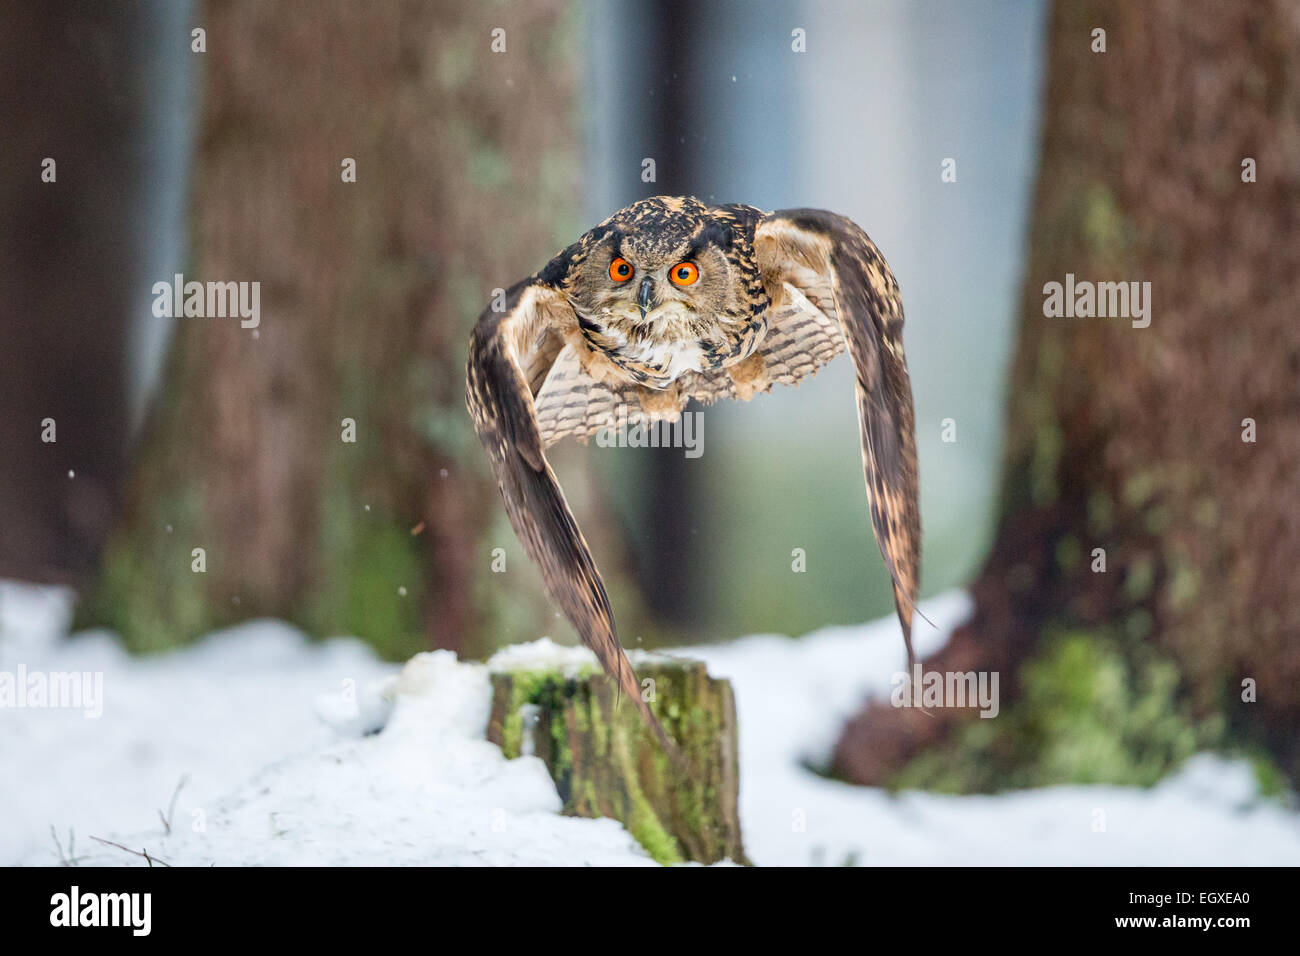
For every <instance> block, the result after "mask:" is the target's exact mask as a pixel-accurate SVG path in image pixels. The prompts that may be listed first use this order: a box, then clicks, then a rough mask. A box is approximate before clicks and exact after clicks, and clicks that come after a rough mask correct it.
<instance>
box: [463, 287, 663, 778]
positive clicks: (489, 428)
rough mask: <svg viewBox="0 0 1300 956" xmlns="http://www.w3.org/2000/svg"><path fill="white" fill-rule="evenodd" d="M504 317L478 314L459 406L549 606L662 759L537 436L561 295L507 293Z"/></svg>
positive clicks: (595, 575)
mask: <svg viewBox="0 0 1300 956" xmlns="http://www.w3.org/2000/svg"><path fill="white" fill-rule="evenodd" d="M505 300H506V301H505V309H504V310H502V311H494V310H493V309H492V308H488V309H486V310H484V312H483V314H482V316H481V317H480V318H479V320H478V324H477V325H475V327H474V332H473V334H472V335H471V337H470V345H469V361H468V363H467V368H466V398H467V404H468V406H469V411H470V415H471V416H472V417H473V419H474V429H475V431H477V432H478V437H479V440H480V441H481V442H482V443H483V447H484V448H485V449H486V450H487V453H488V458H489V459H490V461H491V463H492V471H493V474H494V475H495V476H496V479H497V485H498V487H499V488H500V489H501V495H502V497H503V498H504V499H505V505H506V513H507V515H509V517H510V524H511V525H512V526H513V527H514V529H515V534H517V535H518V536H519V540H520V541H521V542H522V543H523V545H524V550H525V551H527V552H528V556H529V557H530V558H532V560H533V561H534V563H536V564H537V566H538V567H539V568H540V569H541V572H542V580H543V581H544V582H545V584H546V590H547V591H548V592H549V594H550V596H551V599H552V600H553V601H555V603H556V604H557V605H559V607H560V610H562V611H563V612H564V615H565V617H567V618H568V619H569V621H570V623H572V624H573V626H574V629H575V630H577V632H578V636H579V637H581V638H582V642H583V643H584V644H586V645H587V647H589V648H591V650H592V651H594V652H595V654H596V657H597V658H598V659H599V660H600V663H601V666H602V667H604V669H605V672H606V673H607V674H609V675H610V676H611V677H612V678H613V679H614V681H615V683H616V685H617V686H618V688H619V690H620V692H621V693H623V694H626V695H627V697H628V698H629V699H630V700H631V701H632V702H633V703H634V704H635V706H636V707H637V709H638V710H639V711H640V713H641V715H642V717H644V718H645V720H646V722H647V723H648V724H649V726H650V728H651V729H652V730H653V731H654V732H655V734H656V736H657V737H658V738H659V739H660V740H661V741H662V742H663V744H664V746H665V748H666V749H668V751H669V752H670V753H674V754H675V753H676V750H675V748H674V747H673V745H672V743H671V742H670V741H669V739H668V737H667V735H665V733H664V731H663V728H662V727H661V726H660V725H659V722H658V721H657V720H656V719H655V717H654V714H652V713H651V711H650V707H649V705H647V704H646V702H645V701H644V700H642V698H641V692H640V687H639V685H638V684H637V680H636V674H635V673H633V671H632V665H631V663H629V661H628V659H627V655H626V654H624V653H623V648H622V646H621V645H620V644H619V642H618V636H617V633H616V631H615V628H614V614H613V611H612V610H611V609H610V605H609V597H608V596H607V595H606V593H605V585H604V583H603V582H602V581H601V579H600V572H598V571H597V570H596V564H595V562H594V561H593V560H592V557H591V550H590V549H589V548H588V547H587V542H586V541H585V540H584V539H583V537H582V532H581V531H579V530H578V524H577V522H576V521H575V520H574V517H573V512H572V511H570V510H569V505H568V503H567V502H566V501H565V500H564V493H563V492H562V491H561V490H560V485H559V483H558V482H557V481H556V479H555V472H553V471H552V470H551V466H550V464H549V463H548V462H547V461H546V456H545V455H544V454H543V453H542V437H541V433H540V431H539V429H538V424H537V413H536V409H535V407H534V403H533V396H534V392H535V391H536V390H538V389H540V387H541V384H542V382H544V381H545V379H546V376H547V373H548V371H549V366H551V365H553V364H554V361H555V359H556V357H557V356H558V354H559V352H560V348H559V347H558V342H559V338H560V337H559V335H558V334H557V329H559V328H562V327H564V325H565V324H566V323H567V322H571V321H572V319H573V313H572V310H571V308H570V306H569V304H568V302H567V301H566V300H565V298H564V296H563V295H562V294H561V293H560V292H558V291H557V290H556V289H555V288H554V287H552V286H551V285H549V284H548V283H546V282H544V281H543V280H542V279H539V278H536V277H534V278H532V279H526V280H525V281H523V282H521V283H519V284H517V285H515V286H514V287H513V288H511V289H510V290H508V291H507V292H506V296H505Z"/></svg>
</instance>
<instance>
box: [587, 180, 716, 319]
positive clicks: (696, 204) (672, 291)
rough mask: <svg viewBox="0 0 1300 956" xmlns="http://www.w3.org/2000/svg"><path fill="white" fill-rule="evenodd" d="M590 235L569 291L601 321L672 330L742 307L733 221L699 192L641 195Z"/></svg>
mask: <svg viewBox="0 0 1300 956" xmlns="http://www.w3.org/2000/svg"><path fill="white" fill-rule="evenodd" d="M589 239H590V247H589V249H588V251H587V256H586V258H585V259H584V260H583V261H582V263H581V264H580V265H579V266H578V267H577V268H576V269H575V270H574V272H573V273H572V274H571V276H570V283H569V295H570V297H571V298H572V299H573V301H574V303H575V304H576V305H577V306H579V307H580V308H581V310H582V311H583V312H585V313H586V314H587V315H589V316H591V317H592V318H594V319H596V320H597V321H600V320H604V324H613V325H619V326H626V325H630V326H631V327H633V328H645V329H647V330H652V329H659V330H664V331H668V332H671V331H672V330H673V329H678V328H683V327H684V326H685V327H689V326H690V325H691V324H692V323H696V322H697V321H698V320H701V319H702V320H705V321H709V320H712V319H713V318H714V317H715V316H718V315H720V314H723V313H730V312H734V311H735V310H736V309H737V308H739V307H740V303H739V300H738V296H737V295H736V287H737V283H736V281H735V277H734V273H735V264H734V263H733V261H732V258H731V252H732V232H731V228H730V226H728V225H727V224H725V223H723V222H720V221H718V220H716V219H714V218H713V217H712V216H710V215H709V207H707V206H706V205H704V203H702V202H700V201H699V200H698V199H691V198H677V197H668V196H656V197H653V198H651V199H643V200H641V201H640V202H638V203H634V204H633V205H631V206H629V207H628V208H627V209H624V210H622V211H621V212H620V213H618V214H617V215H615V216H613V217H611V218H610V219H608V220H606V221H605V222H603V223H601V224H600V225H599V226H597V227H596V228H595V229H593V230H592V232H591V234H590V237H589Z"/></svg>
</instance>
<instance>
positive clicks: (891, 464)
mask: <svg viewBox="0 0 1300 956" xmlns="http://www.w3.org/2000/svg"><path fill="white" fill-rule="evenodd" d="M754 249H755V254H756V255H757V257H758V263H759V268H760V269H761V271H762V274H763V281H764V286H765V287H766V289H767V291H768V294H769V296H770V297H771V299H772V308H771V312H770V318H769V331H768V339H769V340H770V339H772V338H773V336H775V338H776V341H777V342H778V343H779V342H780V341H782V339H783V337H784V338H796V339H802V338H806V337H808V336H810V335H814V336H815V334H816V332H815V330H807V329H805V331H803V332H800V331H799V330H798V329H794V330H793V331H792V327H793V326H794V325H796V324H798V323H809V322H812V324H813V326H816V324H817V323H816V321H815V319H810V318H809V316H808V312H809V310H808V308H807V307H806V306H805V305H804V304H803V303H800V302H799V301H798V300H799V298H800V297H802V298H803V299H804V300H805V301H806V303H807V304H808V305H811V306H812V308H813V311H815V312H819V313H821V314H822V315H823V316H824V317H826V318H830V319H834V320H836V321H837V322H838V324H839V327H840V329H841V332H842V337H843V342H844V345H845V346H847V348H848V352H849V355H850V356H851V357H852V359H853V365H854V368H855V370H856V372H857V399H858V424H859V426H860V429H861V433H862V465H863V471H864V473H865V476H866V485H867V500H868V503H869V505H870V509H871V524H872V527H873V529H874V531H875V534H876V542H877V544H879V546H880V553H881V555H882V556H883V557H884V559H885V566H886V567H887V568H888V569H889V573H890V576H891V577H892V579H893V586H894V606H895V608H896V609H897V611H898V620H899V623H900V624H901V625H902V628H903V641H904V643H905V644H906V647H907V658H908V671H909V673H910V672H911V671H912V666H913V664H914V656H913V653H912V612H913V611H914V610H915V609H916V599H917V590H918V587H919V585H920V567H921V518H920V508H919V505H918V501H917V499H918V491H917V467H916V431H915V421H914V418H915V416H914V413H913V410H912V383H911V379H910V378H909V376H908V373H907V360H906V358H905V357H904V355H903V302H902V297H901V296H900V295H899V291H898V283H897V281H895V279H894V274H893V272H892V271H891V270H890V268H889V265H888V264H887V263H886V262H885V259H884V257H883V256H881V254H880V251H879V250H878V249H877V248H876V246H875V244H874V243H873V242H872V241H871V240H870V239H869V238H868V237H867V235H866V233H864V232H863V231H862V230H861V229H860V228H859V227H858V226H857V225H856V224H855V223H854V222H852V221H851V220H849V219H847V218H845V217H844V216H838V215H835V214H834V213H829V212H824V211H822V210H819V209H787V210H780V211H778V212H774V213H770V214H768V215H767V216H765V217H764V218H763V219H762V220H761V221H760V222H759V224H758V225H757V226H756V228H755V235H754ZM792 290H796V291H797V292H798V293H799V295H797V296H796V295H793V294H792ZM765 347H770V346H768V343H767V342H765ZM831 357H834V353H831V352H829V351H827V350H826V349H824V348H823V349H819V350H818V351H817V352H816V353H815V354H814V355H813V363H810V368H815V367H816V365H819V364H821V363H822V361H829V359H830V358H831ZM805 371H806V370H805ZM778 380H779V379H778ZM918 613H919V612H918Z"/></svg>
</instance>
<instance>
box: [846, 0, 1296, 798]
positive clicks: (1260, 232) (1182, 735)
mask: <svg viewBox="0 0 1300 956" xmlns="http://www.w3.org/2000/svg"><path fill="white" fill-rule="evenodd" d="M1097 28H1101V29H1104V30H1105V31H1106V37H1105V42H1106V51H1105V52H1104V53H1101V52H1093V50H1092V47H1093V45H1094V43H1095V35H1094V34H1093V31H1094V29H1097ZM1048 39H1049V55H1048V67H1047V69H1048V82H1047V88H1046V103H1045V120H1044V126H1043V131H1042V140H1041V142H1042V156H1041V161H1040V169H1039V178H1038V186H1037V192H1036V196H1035V201H1034V211H1033V224H1032V230H1031V232H1032V238H1031V248H1030V253H1029V261H1028V269H1027V276H1026V282H1025V288H1024V296H1023V303H1022V312H1021V325H1020V334H1019V344H1018V350H1017V353H1016V357H1015V363H1014V367H1013V370H1012V376H1011V388H1010V412H1009V420H1008V428H1007V449H1006V460H1005V465H1004V484H1003V502H1002V517H1001V523H1000V529H999V532H998V534H997V536H996V541H995V544H994V546H993V549H992V553H991V555H990V557H989V559H988V562H987V564H986V565H985V567H984V568H983V570H982V572H981V573H980V575H979V577H978V579H977V580H976V581H975V582H974V584H973V585H972V593H973V596H974V599H975V604H976V610H975V614H974V618H973V620H972V621H971V622H970V623H969V624H968V625H966V626H965V627H962V628H960V629H959V630H958V631H957V632H956V634H955V635H954V636H953V638H952V640H951V642H950V643H949V645H948V646H947V647H946V648H945V649H944V650H943V651H942V652H941V653H939V654H938V655H937V656H936V657H934V658H933V659H932V660H930V661H927V662H926V663H925V668H926V670H927V671H929V670H937V671H967V670H996V671H1000V672H1001V674H1002V707H1003V717H1002V718H1001V719H999V720H994V721H979V720H974V721H972V720H971V717H972V713H971V712H970V711H954V710H948V711H938V712H935V713H934V714H933V716H932V717H926V716H923V715H918V714H915V713H914V712H912V711H907V710H894V709H892V708H890V707H888V706H875V707H870V708H867V709H866V710H865V711H864V712H863V713H861V714H860V715H859V716H858V717H857V718H855V719H854V720H853V721H852V722H851V723H850V725H849V726H848V727H847V728H846V730H845V732H844V735H843V737H842V739H841V741H840V743H839V746H838V749H837V752H836V755H835V769H836V770H837V771H838V772H839V773H840V774H842V775H844V776H845V777H847V778H849V779H851V780H854V781H858V782H862V783H886V782H895V783H900V782H902V783H920V784H927V785H937V786H942V787H945V788H951V789H995V788H997V787H1000V786H1014V785H1020V784H1035V783H1048V782H1056V781H1060V780H1096V779H1115V780H1119V781H1123V782H1150V781H1152V780H1154V779H1155V778H1157V777H1158V776H1159V774H1160V773H1162V772H1164V771H1165V770H1167V769H1168V768H1169V767H1170V766H1172V765H1173V764H1174V763H1175V762H1176V761H1177V760H1178V759H1181V757H1182V756H1185V755H1186V754H1187V753H1188V752H1190V751H1191V750H1194V749H1196V748H1198V747H1204V746H1219V745H1224V744H1226V743H1230V742H1233V741H1236V742H1239V743H1240V742H1242V741H1244V742H1246V745H1247V746H1248V747H1249V746H1251V745H1252V744H1253V745H1260V744H1262V745H1264V746H1265V747H1267V748H1268V749H1269V750H1270V751H1271V753H1272V755H1273V757H1274V758H1275V759H1276V761H1278V762H1279V763H1280V765H1281V767H1282V768H1283V769H1284V770H1285V771H1286V772H1287V773H1289V774H1290V776H1291V778H1292V779H1293V780H1300V734H1298V733H1297V732H1296V731H1297V727H1300V645H1298V644H1297V643H1296V641H1295V637H1296V635H1297V634H1300V586H1298V585H1297V581H1298V580H1300V579H1298V578H1297V576H1296V571H1295V569H1296V567H1297V566H1300V468H1297V462H1300V320H1298V319H1297V314H1296V304H1297V302H1300V164H1297V161H1296V156H1297V143H1300V62H1298V60H1300V52H1298V51H1300V18H1298V17H1297V16H1296V15H1295V10H1294V7H1293V6H1292V5H1289V4H1286V3H1281V2H1278V3H1256V4H1218V3H1211V2H1192V3H1121V2H1118V0H1090V2H1071V3H1058V4H1057V5H1056V6H1055V8H1054V12H1053V15H1052V18H1051V25H1050V29H1049V38H1048ZM1248 159H1249V160H1252V161H1253V164H1252V163H1246V162H1245V161H1246V160H1248ZM1251 165H1253V166H1254V168H1255V170H1256V175H1257V180H1258V181H1246V180H1248V179H1250V178H1251V177H1250V176H1249V175H1248V167H1250V166H1251ZM1067 273H1072V274H1073V275H1074V276H1075V278H1076V279H1077V280H1079V281H1082V280H1091V281H1094V282H1097V281H1109V280H1114V281H1140V282H1150V289H1151V297H1150V303H1151V312H1150V326H1149V327H1146V328H1136V327H1134V325H1133V323H1132V322H1130V321H1129V320H1128V319H1125V318H1059V317H1048V316H1047V315H1045V295H1046V291H1047V290H1045V288H1044V286H1045V284H1046V283H1050V282H1059V283H1065V281H1066V275H1067ZM1247 419H1249V420H1251V422H1253V429H1254V440H1251V439H1252V436H1251V434H1250V429H1251V428H1252V424H1251V422H1248V421H1247ZM1097 549H1104V561H1105V564H1104V568H1105V570H1104V571H1101V570H1100V569H1099V561H1098V558H1099V557H1100V556H1101V552H1100V551H1098V550H1097ZM1107 668H1110V671H1108V673H1111V674H1112V676H1115V677H1117V679H1118V683H1117V685H1116V688H1113V689H1112V691H1106V690H1105V689H1104V685H1105V684H1106V680H1105V679H1103V677H1104V675H1103V674H1102V672H1103V671H1106V669H1107ZM1252 687H1253V688H1254V693H1255V694H1257V702H1253V701H1254V700H1255V698H1254V697H1253V696H1252V694H1251V690H1252ZM1072 694H1073V695H1077V696H1078V700H1077V701H1076V703H1077V704H1078V706H1077V707H1076V708H1074V709H1071V707H1072V706H1073V705H1071V704H1070V703H1069V702H1068V698H1070V697H1071V695H1072ZM1008 705H1010V710H1008ZM1108 708H1110V709H1109V710H1108ZM1143 708H1145V711H1143ZM981 724H984V725H985V726H983V727H981V726H979V725H981ZM1087 734H1093V735H1094V737H1093V738H1090V739H1092V740H1093V742H1094V743H1095V742H1104V743H1105V746H1106V747H1109V748H1110V753H1111V758H1110V759H1108V760H1095V759H1091V758H1088V757H1086V756H1083V755H1081V754H1080V753H1079V752H1075V753H1073V754H1071V753H1067V751H1066V748H1067V747H1068V746H1069V740H1070V739H1075V740H1076V742H1077V741H1078V740H1080V739H1082V738H1081V737H1080V735H1087ZM932 747H937V748H938V749H937V750H932V751H931V752H930V753H929V754H922V751H923V750H925V749H926V748H932ZM1080 749H1087V748H1086V747H1081V748H1080ZM918 754H922V755H921V756H920V757H918ZM1094 757H1095V754H1094ZM913 758H916V759H913ZM909 761H910V763H909ZM900 771H901V773H900Z"/></svg>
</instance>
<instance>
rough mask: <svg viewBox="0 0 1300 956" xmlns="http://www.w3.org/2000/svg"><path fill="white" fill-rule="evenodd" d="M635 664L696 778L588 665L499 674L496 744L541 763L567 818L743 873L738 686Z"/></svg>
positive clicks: (663, 856)
mask: <svg viewBox="0 0 1300 956" xmlns="http://www.w3.org/2000/svg"><path fill="white" fill-rule="evenodd" d="M633 663H634V666H635V667H636V671H637V676H638V677H639V678H640V679H641V684H642V687H643V688H645V689H646V693H647V696H648V698H649V699H648V703H649V704H650V707H651V709H652V710H653V711H654V712H655V715H656V716H657V717H658V718H659V720H660V722H661V723H662V724H663V726H664V729H665V730H666V731H667V732H668V735H669V736H670V737H672V738H673V739H674V740H676V741H677V743H678V745H679V746H680V747H681V750H682V753H683V755H684V757H685V761H686V764H687V768H688V769H687V770H685V771H684V770H683V769H681V768H679V767H677V766H676V765H675V764H674V762H673V761H672V760H671V759H669V758H668V756H667V755H666V754H665V753H664V751H663V748H662V747H661V746H660V744H659V741H658V740H656V739H655V737H654V735H653V734H652V733H651V732H650V731H649V730H648V729H647V728H646V727H645V726H644V724H642V722H641V720H640V718H639V717H638V716H637V712H636V709H635V708H634V707H633V706H631V704H629V703H628V702H627V701H622V702H619V701H618V700H617V699H616V689H615V687H614V685H613V683H612V682H611V681H609V680H608V679H607V678H606V677H605V676H604V675H603V674H602V673H601V672H600V671H599V669H598V668H596V667H594V666H591V665H582V666H580V667H577V668H576V669H575V668H572V667H569V668H565V667H562V666H559V665H552V664H542V663H540V662H539V663H537V664H535V665H529V666H524V667H518V666H516V667H512V668H509V669H498V668H497V667H496V666H495V664H494V665H493V672H492V690H493V696H492V715H491V717H490V718H489V721H488V739H489V740H491V741H492V742H493V743H495V744H497V745H498V746H500V747H501V749H502V750H503V751H504V753H505V755H506V756H507V757H509V758H511V759H513V758H515V757H519V756H521V755H525V754H532V755H535V756H537V757H540V758H541V759H542V761H543V762H544V763H545V764H546V767H547V769H548V770H549V771H550V773H551V777H552V779H554V780H555V786H556V789H557V790H558V791H559V794H560V799H561V800H563V801H564V813H566V814H569V815H571V816H579V817H612V818H613V819H615V820H619V821H621V822H622V823H623V825H624V826H626V827H627V829H628V831H629V832H631V834H632V836H633V837H635V838H636V840H637V841H638V842H639V843H640V844H641V845H642V846H643V847H645V849H646V851H647V852H648V853H649V854H650V855H651V856H652V857H654V858H655V859H656V860H658V861H659V862H660V863H665V864H666V863H682V862H686V861H694V862H699V863H716V862H718V861H719V860H734V861H736V862H745V856H744V850H743V849H742V847H741V842H740V816H739V811H738V796H739V790H740V772H739V761H738V756H737V741H736V707H735V699H734V697H733V696H732V691H731V684H730V682H728V681H726V680H718V679H715V678H712V677H710V676H709V674H708V671H707V670H706V669H705V666H704V664H703V662H701V661H692V660H680V659H676V658H663V657H655V658H653V659H645V658H643V659H642V660H641V661H640V662H638V661H635V660H634V662H633ZM647 681H652V682H653V683H652V684H648V683H647Z"/></svg>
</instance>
